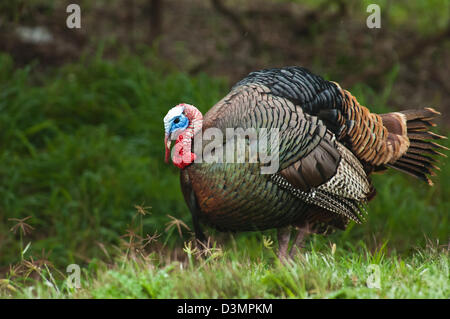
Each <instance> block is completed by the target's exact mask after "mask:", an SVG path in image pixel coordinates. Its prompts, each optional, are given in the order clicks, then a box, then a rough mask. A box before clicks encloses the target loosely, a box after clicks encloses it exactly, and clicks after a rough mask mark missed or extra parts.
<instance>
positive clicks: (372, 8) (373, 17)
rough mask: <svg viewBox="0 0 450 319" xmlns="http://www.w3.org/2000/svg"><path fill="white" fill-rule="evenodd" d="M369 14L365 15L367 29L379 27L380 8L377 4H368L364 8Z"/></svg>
mask: <svg viewBox="0 0 450 319" xmlns="http://www.w3.org/2000/svg"><path fill="white" fill-rule="evenodd" d="M366 11H367V12H370V13H371V14H370V15H369V16H368V17H367V20H366V25H367V27H368V28H369V29H380V28H381V9H380V6H379V5H378V4H373V3H372V4H369V5H368V6H367V9H366Z"/></svg>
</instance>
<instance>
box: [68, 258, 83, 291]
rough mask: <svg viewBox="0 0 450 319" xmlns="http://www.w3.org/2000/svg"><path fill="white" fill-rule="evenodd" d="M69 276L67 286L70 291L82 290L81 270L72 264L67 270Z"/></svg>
mask: <svg viewBox="0 0 450 319" xmlns="http://www.w3.org/2000/svg"><path fill="white" fill-rule="evenodd" d="M66 272H67V273H69V274H70V275H68V276H67V279H66V284H67V287H69V288H70V289H73V288H77V289H78V288H81V269H80V266H79V265H77V264H70V265H68V266H67V268H66Z"/></svg>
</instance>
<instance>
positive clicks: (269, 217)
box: [181, 67, 442, 233]
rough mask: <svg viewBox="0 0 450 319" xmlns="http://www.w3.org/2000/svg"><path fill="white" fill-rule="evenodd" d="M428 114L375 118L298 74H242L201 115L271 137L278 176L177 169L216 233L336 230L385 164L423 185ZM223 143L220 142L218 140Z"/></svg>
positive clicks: (368, 193) (221, 168)
mask: <svg viewBox="0 0 450 319" xmlns="http://www.w3.org/2000/svg"><path fill="white" fill-rule="evenodd" d="M437 114H438V113H437V112H435V111H434V110H432V109H424V110H416V111H405V112H396V113H389V114H383V115H378V114H374V113H371V112H370V111H369V110H368V109H367V108H366V107H364V106H361V105H359V103H358V102H357V100H356V98H354V97H353V96H352V95H351V94H350V93H349V92H348V91H345V90H343V89H341V88H340V86H339V85H338V84H337V83H334V82H329V81H325V80H324V79H322V78H321V77H320V76H317V75H314V74H312V73H310V72H309V71H308V70H306V69H304V68H300V67H287V68H282V69H270V70H261V71H257V72H252V73H250V74H249V75H248V76H247V77H246V78H244V79H243V80H241V81H240V82H238V83H237V84H236V85H235V86H233V88H232V90H231V92H230V93H229V94H228V95H227V96H225V97H224V98H223V99H222V100H221V101H219V102H218V103H217V104H216V105H215V106H214V107H213V108H212V109H211V110H210V111H209V112H208V113H207V114H205V116H204V118H203V131H204V130H206V129H207V128H210V127H215V128H219V129H220V130H222V131H223V133H224V135H225V130H226V129H227V128H243V129H246V128H254V129H256V130H260V129H262V128H267V129H270V128H276V129H278V130H279V134H280V136H279V142H280V144H279V150H278V155H279V164H280V166H279V170H278V172H276V173H275V174H272V175H264V174H261V172H260V163H193V164H192V165H190V166H188V167H186V168H185V169H184V170H182V172H181V174H182V178H181V184H182V188H183V194H184V196H185V199H186V201H187V202H188V206H189V207H190V209H191V211H193V215H194V212H195V218H196V219H198V218H200V219H201V220H203V221H204V222H206V223H208V224H210V225H212V226H214V227H216V228H218V229H220V230H232V231H244V230H264V229H269V228H281V227H284V226H287V225H297V226H299V227H302V226H304V225H308V227H309V228H310V229H312V230H313V231H314V232H322V233H328V232H329V231H330V228H333V229H334V228H340V229H343V228H345V226H346V225H347V223H348V221H349V220H354V221H356V222H361V221H362V220H363V219H364V214H363V212H365V210H364V204H365V203H366V202H367V200H369V199H371V198H372V197H373V195H374V193H375V191H374V189H373V187H372V184H371V182H370V179H369V177H368V175H369V174H370V173H371V172H372V171H378V170H382V169H384V168H385V166H389V167H393V168H396V169H398V170H400V171H403V172H406V173H408V174H411V175H414V176H415V177H418V178H421V179H423V180H426V181H429V179H428V177H427V174H431V173H432V171H431V169H432V168H434V167H435V166H434V164H433V159H432V158H431V157H429V156H427V155H429V154H438V152H436V150H435V149H436V148H438V147H439V145H438V144H435V143H432V142H428V141H425V140H426V139H440V138H442V137H441V136H439V135H436V134H434V133H431V132H428V131H427V129H428V127H429V126H430V125H431V122H430V121H431V119H432V118H434V117H435V116H436V115H437ZM224 142H226V141H224Z"/></svg>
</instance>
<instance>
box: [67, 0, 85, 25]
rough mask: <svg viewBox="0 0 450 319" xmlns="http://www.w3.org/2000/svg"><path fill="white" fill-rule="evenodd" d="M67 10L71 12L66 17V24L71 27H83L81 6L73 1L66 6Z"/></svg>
mask: <svg viewBox="0 0 450 319" xmlns="http://www.w3.org/2000/svg"><path fill="white" fill-rule="evenodd" d="M66 12H67V13H70V14H69V16H68V17H67V19H66V26H67V27H68V28H69V29H80V28H81V8H80V6H79V5H78V4H75V3H72V4H69V5H68V6H67V7H66Z"/></svg>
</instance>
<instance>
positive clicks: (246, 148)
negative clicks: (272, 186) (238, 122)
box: [171, 128, 280, 174]
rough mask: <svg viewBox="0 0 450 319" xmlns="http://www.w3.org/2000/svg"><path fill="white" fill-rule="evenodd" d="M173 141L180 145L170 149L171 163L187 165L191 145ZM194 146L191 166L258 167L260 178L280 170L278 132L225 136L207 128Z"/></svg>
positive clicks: (236, 131)
mask: <svg viewBox="0 0 450 319" xmlns="http://www.w3.org/2000/svg"><path fill="white" fill-rule="evenodd" d="M173 140H177V143H178V145H179V146H177V144H176V145H175V147H174V148H173V149H172V153H171V154H172V160H173V162H174V163H175V164H177V163H179V162H181V161H185V162H190V161H191V158H190V156H191V144H190V143H183V142H182V141H181V140H180V139H179V137H178V138H173ZM193 143H194V144H193V145H194V147H193V149H194V154H195V160H194V163H255V164H256V163H258V164H259V165H260V171H261V174H274V173H276V172H277V171H278V168H279V162H280V160H279V150H280V136H279V129H278V128H271V129H267V128H246V129H244V128H226V129H225V136H224V132H223V130H221V129H219V128H208V129H206V130H205V131H204V132H202V134H196V135H195V136H194V138H193ZM177 154H178V155H179V156H174V155H177ZM184 156H187V157H188V158H186V157H184Z"/></svg>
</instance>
